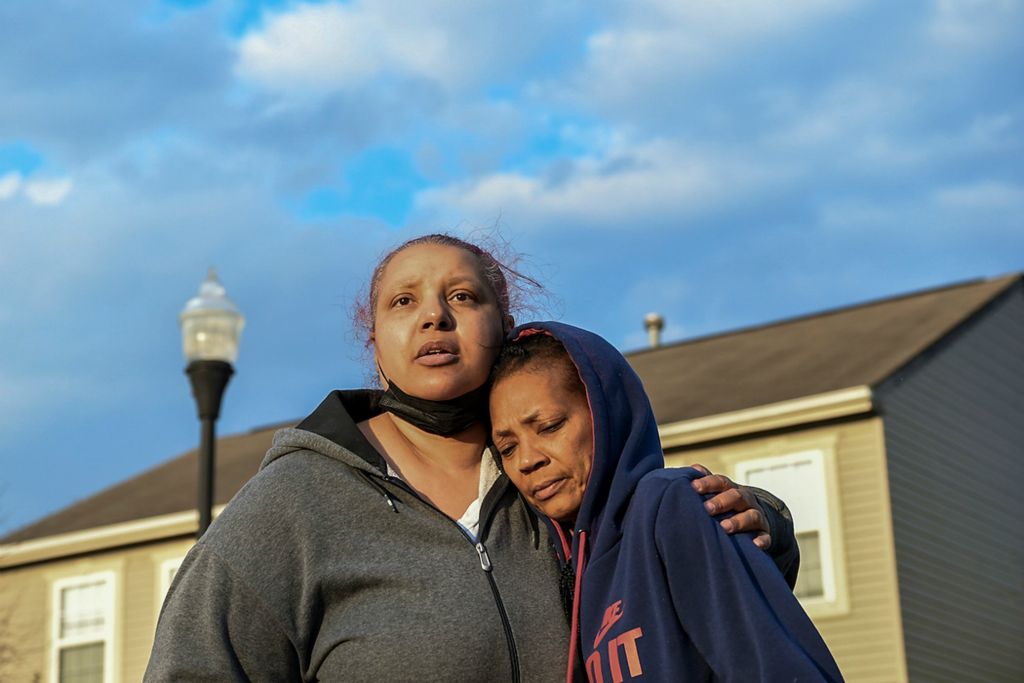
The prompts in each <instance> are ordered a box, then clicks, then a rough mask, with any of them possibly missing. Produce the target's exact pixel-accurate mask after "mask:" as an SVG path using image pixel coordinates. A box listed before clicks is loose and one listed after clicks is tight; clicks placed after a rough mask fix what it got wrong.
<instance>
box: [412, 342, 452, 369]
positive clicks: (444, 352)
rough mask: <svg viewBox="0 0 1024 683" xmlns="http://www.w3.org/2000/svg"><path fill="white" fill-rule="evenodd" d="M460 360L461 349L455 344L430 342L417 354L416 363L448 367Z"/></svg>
mask: <svg viewBox="0 0 1024 683" xmlns="http://www.w3.org/2000/svg"><path fill="white" fill-rule="evenodd" d="M458 358H459V349H458V347H457V346H456V345H455V344H451V343H449V342H444V341H430V342H427V343H426V344H424V345H423V346H421V347H420V348H419V351H417V352H416V362H418V363H420V364H422V365H447V364H449V363H454V362H455V361H457V360H458Z"/></svg>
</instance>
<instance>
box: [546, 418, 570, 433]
mask: <svg viewBox="0 0 1024 683" xmlns="http://www.w3.org/2000/svg"><path fill="white" fill-rule="evenodd" d="M564 425H565V418H564V417H563V418H559V419H557V420H554V421H552V422H546V423H544V424H542V425H541V427H540V433H541V434H548V433H551V432H557V431H558V430H559V429H561V428H562V427H563V426H564Z"/></svg>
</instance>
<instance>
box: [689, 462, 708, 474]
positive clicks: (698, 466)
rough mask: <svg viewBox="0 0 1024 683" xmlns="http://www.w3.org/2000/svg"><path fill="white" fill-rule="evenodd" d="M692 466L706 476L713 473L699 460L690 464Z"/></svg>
mask: <svg viewBox="0 0 1024 683" xmlns="http://www.w3.org/2000/svg"><path fill="white" fill-rule="evenodd" d="M690 467H692V468H693V469H695V470H697V471H698V472H700V473H701V474H703V475H704V476H705V477H706V476H708V475H709V474H711V470H709V469H708V468H707V467H704V465H701V464H700V463H698V462H695V463H693V464H692V465H690Z"/></svg>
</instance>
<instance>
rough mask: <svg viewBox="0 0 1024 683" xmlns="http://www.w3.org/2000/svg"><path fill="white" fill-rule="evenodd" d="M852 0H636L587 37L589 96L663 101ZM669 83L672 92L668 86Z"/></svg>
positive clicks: (582, 84)
mask: <svg viewBox="0 0 1024 683" xmlns="http://www.w3.org/2000/svg"><path fill="white" fill-rule="evenodd" d="M850 4H852V0H788V1H787V2H763V1H761V0H730V1H729V2H679V1H678V0H640V1H636V2H631V3H628V4H627V5H626V6H625V7H626V9H625V10H624V16H622V17H621V18H620V19H619V20H618V21H615V22H611V23H610V25H611V26H612V28H607V29H605V30H602V31H598V32H597V33H594V34H593V35H591V36H590V38H589V40H588V41H587V45H586V51H587V64H586V66H585V68H584V70H583V73H582V74H581V76H580V78H579V79H578V80H577V82H578V88H579V90H580V91H581V93H582V94H583V97H584V98H585V99H588V100H593V101H596V102H603V103H605V104H606V105H608V106H611V107H615V108H619V107H622V106H628V104H629V102H631V101H641V102H647V103H651V102H656V101H658V100H659V99H661V98H662V97H664V96H665V95H666V92H672V93H674V94H675V97H676V98H677V99H678V98H679V97H682V96H683V95H682V93H681V92H680V88H681V86H682V85H683V84H684V83H685V82H686V81H687V80H688V79H690V78H692V77H695V76H701V75H704V74H705V73H707V72H708V71H709V70H710V69H711V68H712V67H714V66H715V65H718V64H720V63H723V62H728V61H730V60H734V59H737V58H739V57H741V56H746V57H747V58H751V59H757V58H758V55H757V54H756V53H757V50H758V49H759V48H760V47H761V46H762V44H763V42H764V41H765V40H768V39H772V38H776V39H777V38H779V37H781V36H785V35H787V34H789V33H791V32H794V31H797V30H799V29H801V28H803V27H805V26H807V25H808V24H810V23H812V22H814V21H816V20H819V19H821V18H823V17H827V16H830V15H833V14H835V13H837V12H839V11H842V10H843V9H845V8H846V7H847V6H848V5H850ZM666 89H667V91H666Z"/></svg>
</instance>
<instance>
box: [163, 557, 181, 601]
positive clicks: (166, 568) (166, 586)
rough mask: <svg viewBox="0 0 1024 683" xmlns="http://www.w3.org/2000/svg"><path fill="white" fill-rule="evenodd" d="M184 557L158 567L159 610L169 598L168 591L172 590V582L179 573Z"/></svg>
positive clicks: (165, 562) (173, 559) (168, 561)
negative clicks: (165, 599)
mask: <svg viewBox="0 0 1024 683" xmlns="http://www.w3.org/2000/svg"><path fill="white" fill-rule="evenodd" d="M184 559H185V558H184V557H175V558H172V559H169V560H164V561H163V562H161V563H160V565H159V566H158V567H157V582H156V585H157V591H159V592H158V593H157V600H156V604H157V608H159V607H160V606H161V605H163V603H164V598H166V597H167V591H169V590H170V589H171V582H172V581H174V575H175V574H177V573H178V567H180V566H181V563H182V561H183V560H184Z"/></svg>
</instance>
